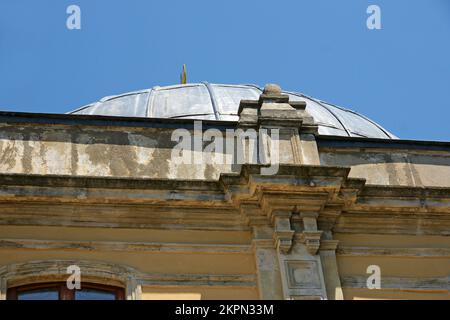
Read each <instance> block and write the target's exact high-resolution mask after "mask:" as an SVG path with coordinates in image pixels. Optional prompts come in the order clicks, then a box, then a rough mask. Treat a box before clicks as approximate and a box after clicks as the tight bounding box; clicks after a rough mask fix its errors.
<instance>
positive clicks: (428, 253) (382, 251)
mask: <svg viewBox="0 0 450 320" xmlns="http://www.w3.org/2000/svg"><path fill="white" fill-rule="evenodd" d="M337 255H339V256H390V257H412V258H426V257H433V258H449V257H450V248H383V247H352V246H339V249H338V250H337Z"/></svg>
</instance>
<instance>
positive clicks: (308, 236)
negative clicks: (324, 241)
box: [298, 231, 323, 255]
mask: <svg viewBox="0 0 450 320" xmlns="http://www.w3.org/2000/svg"><path fill="white" fill-rule="evenodd" d="M322 233H323V231H303V232H302V233H300V235H299V237H298V239H299V242H300V243H304V244H305V246H306V248H307V250H308V252H309V254H311V255H316V254H317V252H318V250H319V248H320V238H321V237H322Z"/></svg>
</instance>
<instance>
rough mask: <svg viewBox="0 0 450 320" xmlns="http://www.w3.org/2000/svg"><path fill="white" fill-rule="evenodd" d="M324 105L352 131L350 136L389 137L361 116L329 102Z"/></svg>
mask: <svg viewBox="0 0 450 320" xmlns="http://www.w3.org/2000/svg"><path fill="white" fill-rule="evenodd" d="M326 105H327V107H329V108H330V109H331V110H332V111H333V112H334V113H335V114H336V115H337V116H338V117H339V120H340V121H341V122H342V123H343V124H344V126H345V127H346V128H347V129H348V130H349V131H350V132H351V133H352V136H355V137H358V136H360V137H369V138H382V139H387V138H389V137H388V136H387V135H386V134H385V133H384V132H383V131H382V130H381V129H380V128H378V127H377V126H376V125H374V124H373V123H372V122H370V121H368V120H366V119H364V118H363V117H361V116H359V115H357V114H355V113H353V112H350V111H345V110H342V109H340V108H337V107H335V106H332V105H329V104H326Z"/></svg>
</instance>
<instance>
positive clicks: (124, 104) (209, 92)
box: [69, 82, 397, 139]
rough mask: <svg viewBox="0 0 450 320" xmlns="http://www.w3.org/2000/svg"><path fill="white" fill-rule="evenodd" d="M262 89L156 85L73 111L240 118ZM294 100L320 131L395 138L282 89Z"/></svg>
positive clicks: (363, 119) (359, 119) (360, 119)
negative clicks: (241, 108) (240, 111)
mask: <svg viewBox="0 0 450 320" xmlns="http://www.w3.org/2000/svg"><path fill="white" fill-rule="evenodd" d="M261 93H262V89H261V88H259V87H258V86H255V85H228V84H210V83H206V82H204V83H190V84H183V85H174V86H166V87H154V88H152V89H146V90H141V91H135V92H129V93H124V94H121V95H117V96H109V97H105V98H103V99H101V100H100V101H98V102H95V103H91V104H89V105H86V106H84V107H81V108H79V109H77V110H74V111H71V112H69V113H70V114H83V115H105V116H119V117H149V118H186V119H200V120H228V121H237V120H238V119H239V117H238V115H237V111H238V108H239V103H240V101H241V100H243V99H245V100H258V98H259V96H260V94H261ZM283 93H285V94H287V95H289V97H290V100H292V101H305V102H306V110H307V111H308V112H309V114H310V115H311V116H312V117H313V118H314V121H315V122H316V123H317V125H318V127H319V134H322V135H333V136H348V137H367V138H382V139H396V138H397V137H396V136H394V135H393V134H391V133H390V132H388V131H387V130H385V129H383V128H382V127H381V126H380V125H378V124H376V123H375V122H373V121H372V120H370V119H368V118H366V117H364V116H363V115H361V114H359V113H356V112H354V111H351V110H348V109H344V108H341V107H338V106H336V105H333V104H330V103H327V102H324V101H321V100H318V99H315V98H312V97H309V96H306V95H304V94H302V93H296V92H283Z"/></svg>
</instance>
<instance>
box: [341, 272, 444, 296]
mask: <svg viewBox="0 0 450 320" xmlns="http://www.w3.org/2000/svg"><path fill="white" fill-rule="evenodd" d="M341 283H342V287H343V288H352V289H367V277H366V276H344V277H342V278H341ZM372 290H400V291H406V290H407V291H424V290H425V291H443V292H449V290H450V276H449V277H428V278H407V277H385V276H383V277H381V288H380V289H372Z"/></svg>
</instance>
